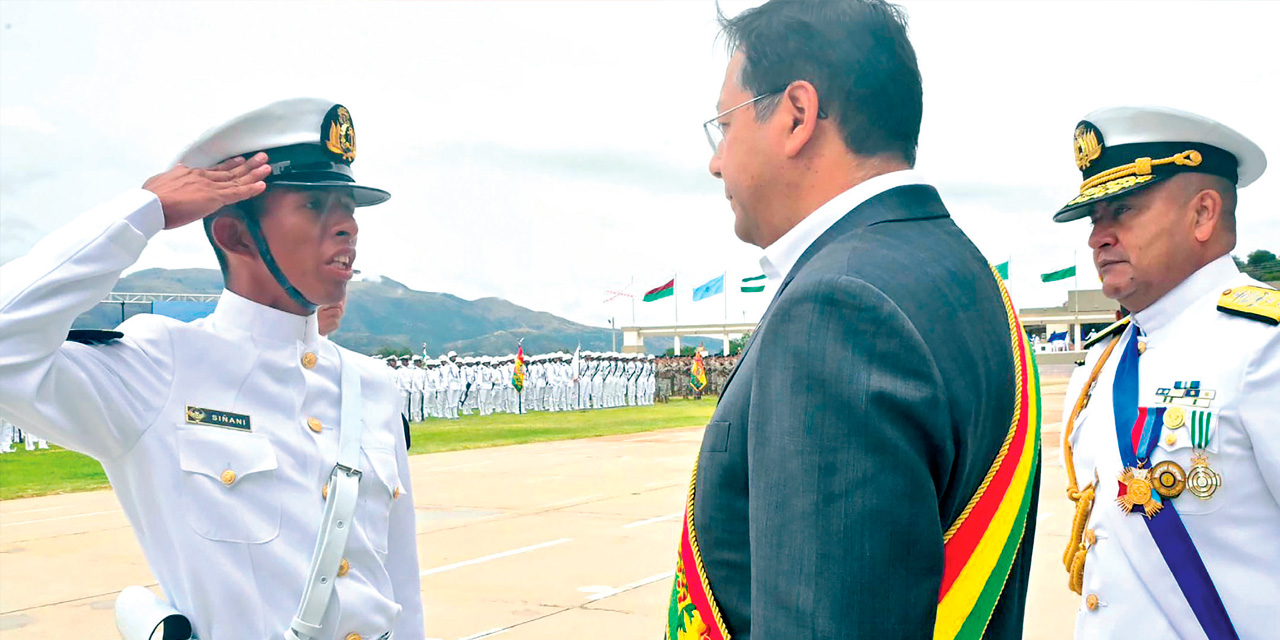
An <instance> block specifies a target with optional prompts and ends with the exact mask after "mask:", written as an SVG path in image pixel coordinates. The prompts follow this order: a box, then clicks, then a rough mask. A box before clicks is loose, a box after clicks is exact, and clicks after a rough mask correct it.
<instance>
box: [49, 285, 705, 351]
mask: <svg viewBox="0 0 1280 640" xmlns="http://www.w3.org/2000/svg"><path fill="white" fill-rule="evenodd" d="M222 288H223V282H222V274H221V273H220V272H219V271H217V270H215V269H146V270H143V271H138V272H136V273H132V274H130V275H128V276H125V277H123V278H121V279H120V281H119V282H117V283H116V286H115V288H114V291H116V292H128V293H143V292H145V293H212V294H216V293H220V292H221V291H222ZM149 310H150V309H149V305H146V304H129V305H125V308H124V309H123V310H122V309H121V305H118V304H99V305H98V306H97V307H94V308H93V309H92V310H90V311H88V312H86V313H84V314H82V315H81V316H80V317H79V318H77V319H76V322H75V324H74V325H73V326H74V328H77V329H81V328H97V329H102V328H110V327H114V326H115V325H116V324H119V323H120V321H121V319H122V316H123V317H128V316H131V315H134V314H136V313H147V312H148V311H149ZM613 335H614V336H617V346H618V348H621V346H622V336H621V332H616V333H614V334H613ZM330 337H331V338H332V339H333V340H334V341H335V342H337V343H338V344H341V345H342V346H344V347H347V348H348V349H352V350H354V351H359V352H361V353H375V352H376V351H378V350H379V349H382V348H384V347H386V348H392V349H408V350H409V351H411V352H413V353H420V352H421V351H422V344H423V343H424V342H425V343H426V345H427V352H428V353H429V354H431V355H439V354H441V353H444V352H447V351H457V352H458V353H459V354H462V355H505V354H508V353H513V352H514V351H515V350H516V345H517V344H518V343H519V342H520V340H521V339H522V338H523V339H524V348H525V351H526V352H528V353H547V352H550V351H566V352H573V350H574V348H575V347H577V346H578V345H579V344H581V345H582V349H583V350H589V351H608V350H609V349H610V348H611V342H612V338H613V336H611V335H610V330H609V329H607V328H603V327H591V326H587V325H583V324H578V323H576V322H573V321H570V320H566V319H564V318H561V317H559V316H556V315H553V314H550V313H547V312H544V311H534V310H532V309H527V308H525V307H522V306H520V305H517V304H514V303H511V302H508V301H506V300H503V299H501V298H480V299H478V300H464V299H462V298H459V297H457V296H454V295H450V294H448V293H435V292H429V291H416V290H414V289H410V288H409V287H407V286H405V285H404V284H401V283H399V282H397V281H395V280H392V279H391V278H387V277H381V278H378V279H371V280H360V281H353V282H352V283H351V284H350V286H349V287H348V289H347V312H346V316H345V317H344V318H343V320H342V327H341V328H340V329H339V330H338V331H337V332H336V333H335V334H334V335H333V336H330ZM682 340H683V341H684V343H685V344H697V342H696V341H703V342H706V344H708V345H713V348H714V345H718V344H719V343H718V342H713V340H712V339H711V338H698V337H689V338H682ZM645 346H646V347H648V349H649V351H650V352H652V353H661V351H662V350H665V349H667V348H669V347H670V346H671V339H669V338H668V339H665V340H664V339H655V338H650V339H647V340H646V341H645Z"/></svg>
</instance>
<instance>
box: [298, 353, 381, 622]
mask: <svg viewBox="0 0 1280 640" xmlns="http://www.w3.org/2000/svg"><path fill="white" fill-rule="evenodd" d="M341 352H342V350H341V349H339V350H338V362H339V366H340V367H341V369H342V408H341V416H342V418H341V419H342V422H341V423H340V424H339V425H338V429H339V431H338V464H336V465H334V467H333V471H332V472H330V474H329V485H328V489H329V497H328V499H327V500H326V502H325V506H324V518H323V519H322V520H321V523H320V536H319V537H318V538H317V539H316V548H315V551H314V552H312V555H311V569H310V571H309V572H308V577H307V586H306V589H305V590H303V592H302V603H301V604H299V605H298V613H297V615H295V616H294V617H293V622H292V623H291V624H290V625H289V633H288V634H287V636H286V637H287V638H288V639H289V640H313V639H314V638H315V637H316V636H317V635H318V634H319V633H320V631H321V629H320V622H321V621H322V620H323V619H324V612H325V609H327V608H328V606H329V601H330V600H331V599H332V596H333V586H334V584H333V583H334V579H335V578H336V577H337V575H338V565H339V564H340V563H341V562H342V555H343V553H344V552H345V550H346V547H347V535H348V534H350V533H351V527H352V522H351V517H352V515H353V514H354V513H355V510H356V497H357V496H358V495H359V493H360V432H361V430H362V429H363V427H364V420H363V418H362V413H363V411H362V408H361V404H360V372H359V371H357V370H356V367H354V366H352V365H347V364H344V363H342V353H341Z"/></svg>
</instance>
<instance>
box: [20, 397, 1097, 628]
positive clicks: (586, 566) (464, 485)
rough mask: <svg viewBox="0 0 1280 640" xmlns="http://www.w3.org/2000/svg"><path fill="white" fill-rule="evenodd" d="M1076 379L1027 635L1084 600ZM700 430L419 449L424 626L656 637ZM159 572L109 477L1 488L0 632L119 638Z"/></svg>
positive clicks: (1052, 430)
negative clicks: (1071, 584)
mask: <svg viewBox="0 0 1280 640" xmlns="http://www.w3.org/2000/svg"><path fill="white" fill-rule="evenodd" d="M1065 386H1066V380H1065V379H1064V378H1060V377H1057V378H1050V379H1048V380H1047V381H1046V382H1045V383H1044V384H1043V385H1042V392H1043V394H1044V405H1045V407H1044V416H1045V419H1044V460H1045V465H1044V467H1043V468H1044V476H1043V484H1042V489H1041V493H1040V516H1039V522H1038V524H1037V531H1036V547H1035V564H1034V568H1033V573H1032V588H1031V594H1030V596H1029V599H1028V604H1027V632H1026V634H1025V637H1026V638H1028V639H1031V640H1042V639H1043V640H1050V639H1055V640H1056V639H1065V638H1070V637H1071V635H1072V626H1073V620H1074V617H1075V612H1076V607H1077V602H1078V596H1076V595H1075V594H1073V593H1071V592H1070V591H1068V590H1067V587H1066V572H1065V571H1064V570H1063V568H1062V562H1061V558H1062V551H1063V544H1064V543H1065V538H1066V534H1067V530H1068V528H1069V525H1070V521H1071V511H1070V504H1069V503H1068V502H1067V500H1066V498H1065V492H1064V491H1063V486H1064V479H1063V472H1062V468H1061V466H1060V462H1059V460H1060V456H1059V448H1058V445H1057V440H1058V436H1059V433H1060V427H1059V425H1058V422H1057V421H1058V419H1059V416H1060V413H1061V406H1062V394H1063V393H1064V388H1065ZM701 438H702V428H701V427H700V426H696V427H687V428H678V429H668V430H664V431H655V432H649V433H640V434H631V435H622V436H607V437H602V438H591V439H583V440H571V441H561V442H547V443H539V444H528V445H517V446H509V447H500V448H492V449H481V450H471V451H454V452H448V453H434V454H426V455H417V456H413V457H411V458H410V466H411V467H412V474H413V482H414V487H415V490H416V495H415V496H414V504H415V506H416V507H417V513H418V544H419V549H420V554H421V557H420V565H421V571H422V595H423V600H424V602H425V605H426V616H427V637H428V638H441V639H448V640H463V639H465V640H476V639H479V638H488V637H498V638H501V639H502V640H518V639H525V640H529V639H535V638H536V639H553V638H554V639H557V640H560V639H564V638H609V639H611V640H642V639H643V640H655V639H656V638H660V637H661V635H662V624H663V619H664V615H665V612H666V600H667V596H668V594H669V593H670V589H671V575H672V574H671V572H672V569H673V567H674V561H675V550H676V538H677V535H678V532H679V524H680V523H679V519H680V515H681V512H682V509H683V503H684V500H685V496H686V492H687V490H688V481H689V473H690V471H691V469H692V464H693V462H694V458H695V456H696V454H697V451H698V445H699V442H700V441H701ZM904 552H905V551H904ZM226 580H228V581H235V580H236V576H234V575H228V576H226ZM154 583H155V581H154V579H153V578H152V577H151V574H150V572H149V571H148V569H147V566H146V563H145V562H144V560H143V558H142V553H141V551H140V550H139V548H138V543H137V542H136V541H135V539H134V536H133V533H132V532H131V531H130V529H129V525H128V523H127V522H126V521H125V518H124V515H123V514H122V513H121V511H120V506H119V504H118V503H117V502H116V499H115V497H114V495H113V494H112V493H111V492H110V491H94V492H88V493H77V494H68V495H59V496H47V497H42V498H28V499H21V500H9V501H4V502H0V638H14V639H15V640H16V639H17V638H22V639H23V640H46V639H47V640H53V639H58V640H72V639H74V640H85V639H94V640H96V639H99V638H102V639H110V638H115V637H117V636H116V632H115V627H114V622H113V618H112V605H113V602H114V599H115V596H116V594H117V593H118V592H119V591H120V589H122V588H124V587H125V586H128V585H131V584H145V585H154ZM866 615H875V612H873V611H868V612H867V614H866Z"/></svg>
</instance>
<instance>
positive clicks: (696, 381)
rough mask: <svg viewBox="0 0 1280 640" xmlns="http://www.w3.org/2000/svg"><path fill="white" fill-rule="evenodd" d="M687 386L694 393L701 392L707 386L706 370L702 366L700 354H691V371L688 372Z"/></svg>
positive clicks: (698, 352) (696, 352)
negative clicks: (691, 388)
mask: <svg viewBox="0 0 1280 640" xmlns="http://www.w3.org/2000/svg"><path fill="white" fill-rule="evenodd" d="M689 386H691V387H693V390H694V391H702V390H703V389H704V388H706V386H707V368H706V367H705V366H703V365H702V352H701V351H695V352H694V354H693V370H692V371H690V372H689Z"/></svg>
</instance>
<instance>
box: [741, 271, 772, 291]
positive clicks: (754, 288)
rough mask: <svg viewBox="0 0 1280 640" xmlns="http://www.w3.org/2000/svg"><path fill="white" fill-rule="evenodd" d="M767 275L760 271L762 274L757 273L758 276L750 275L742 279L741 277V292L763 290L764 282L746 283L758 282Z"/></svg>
mask: <svg viewBox="0 0 1280 640" xmlns="http://www.w3.org/2000/svg"><path fill="white" fill-rule="evenodd" d="M767 277H768V276H766V275H764V274H763V273H762V274H760V275H758V276H752V277H750V278H743V279H742V292H743V293H760V292H762V291H764V283H763V282H761V283H760V284H748V283H754V282H760V281H761V280H764V279H765V278H767Z"/></svg>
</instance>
